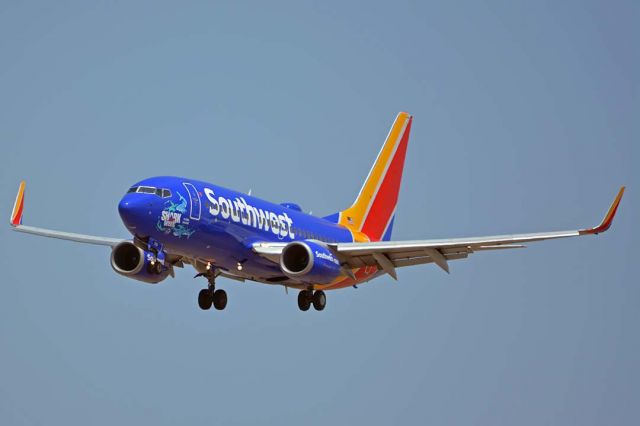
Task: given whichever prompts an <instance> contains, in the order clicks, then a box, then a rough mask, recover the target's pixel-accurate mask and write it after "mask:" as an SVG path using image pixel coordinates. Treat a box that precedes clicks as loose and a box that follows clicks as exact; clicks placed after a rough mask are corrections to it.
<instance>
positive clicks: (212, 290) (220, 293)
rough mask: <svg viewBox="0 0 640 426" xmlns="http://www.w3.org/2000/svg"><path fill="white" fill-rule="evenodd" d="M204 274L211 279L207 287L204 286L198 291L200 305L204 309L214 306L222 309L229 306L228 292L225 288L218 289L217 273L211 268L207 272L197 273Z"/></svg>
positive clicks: (208, 279)
mask: <svg viewBox="0 0 640 426" xmlns="http://www.w3.org/2000/svg"><path fill="white" fill-rule="evenodd" d="M199 276H204V277H206V278H207V281H209V285H208V286H207V288H203V289H202V290H200V293H198V306H200V309H202V310H205V311H206V310H208V309H211V305H213V307H214V308H216V309H217V310H219V311H221V310H223V309H224V308H225V307H226V306H227V292H226V291H224V290H216V274H215V273H214V272H213V271H211V270H209V271H207V272H205V273H201V274H198V275H196V277H199Z"/></svg>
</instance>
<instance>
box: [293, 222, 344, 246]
mask: <svg viewBox="0 0 640 426" xmlns="http://www.w3.org/2000/svg"><path fill="white" fill-rule="evenodd" d="M291 230H292V231H293V233H294V234H295V236H296V237H298V238H301V239H304V240H318V241H324V242H325V243H337V242H338V241H336V240H334V239H332V238H327V237H323V236H322V235H318V234H316V233H315V232H311V231H307V230H306V229H299V228H296V227H295V226H294V227H292V228H291Z"/></svg>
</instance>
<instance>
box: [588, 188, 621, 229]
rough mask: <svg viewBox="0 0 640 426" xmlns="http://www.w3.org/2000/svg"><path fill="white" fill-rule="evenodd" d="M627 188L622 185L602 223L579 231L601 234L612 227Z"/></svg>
mask: <svg viewBox="0 0 640 426" xmlns="http://www.w3.org/2000/svg"><path fill="white" fill-rule="evenodd" d="M625 188H626V187H625V186H622V187H620V190H619V191H618V195H616V198H615V199H614V200H613V203H611V207H609V210H608V211H607V214H606V215H605V216H604V219H602V222H601V223H600V225H598V226H596V227H595V228H589V229H583V230H581V231H579V232H580V234H581V235H584V234H599V233H601V232H605V231H606V230H608V229H609V228H610V227H611V224H612V223H613V218H614V217H615V216H616V212H617V211H618V206H620V201H622V196H623V195H624V190H625Z"/></svg>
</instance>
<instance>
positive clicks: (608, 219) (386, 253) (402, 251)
mask: <svg viewBox="0 0 640 426" xmlns="http://www.w3.org/2000/svg"><path fill="white" fill-rule="evenodd" d="M624 189H625V188H624V186H623V187H622V188H620V191H619V192H618V195H617V196H616V198H615V200H614V201H613V203H612V204H611V207H610V208H609V211H608V212H607V214H606V216H605V217H604V219H603V220H602V222H601V223H600V225H598V226H596V227H594V228H586V229H578V230H574V231H560V232H539V233H532V234H514V235H498V236H491V237H471V238H454V239H438V240H415V241H378V242H371V243H337V244H329V247H331V248H332V249H334V250H335V252H336V254H337V255H338V258H339V259H340V261H341V262H342V263H343V266H348V267H351V268H362V267H365V266H377V267H379V268H380V269H382V270H384V271H385V272H386V273H388V274H389V275H391V276H392V277H393V278H395V279H397V275H396V271H395V268H399V267H403V266H411V265H420V264H424V263H435V264H436V265H438V266H439V267H440V268H442V269H443V270H444V271H446V272H447V273H448V272H449V264H448V261H449V260H456V259H465V258H466V257H467V256H469V254H471V253H474V252H477V251H486V250H500V249H511V248H523V247H525V246H524V245H523V243H529V242H535V241H543V240H553V239H557V238H568V237H578V236H581V235H589V234H599V233H601V232H605V231H606V230H607V229H609V227H610V226H611V223H612V222H613V218H614V216H615V214H616V211H617V209H618V206H619V205H620V200H621V199H622V195H623V194H624ZM284 246H285V244H268V243H257V244H255V245H254V247H253V250H254V251H255V252H257V253H258V254H260V255H262V256H263V257H266V258H268V259H271V260H275V261H277V260H276V259H278V258H279V253H280V252H281V251H282V249H283V248H284Z"/></svg>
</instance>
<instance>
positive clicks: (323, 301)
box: [313, 290, 327, 311]
mask: <svg viewBox="0 0 640 426" xmlns="http://www.w3.org/2000/svg"><path fill="white" fill-rule="evenodd" d="M325 306H327V296H325V295H324V291H322V290H318V291H316V292H315V293H313V307H314V308H315V310H316V311H321V310H323V309H324V307H325Z"/></svg>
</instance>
